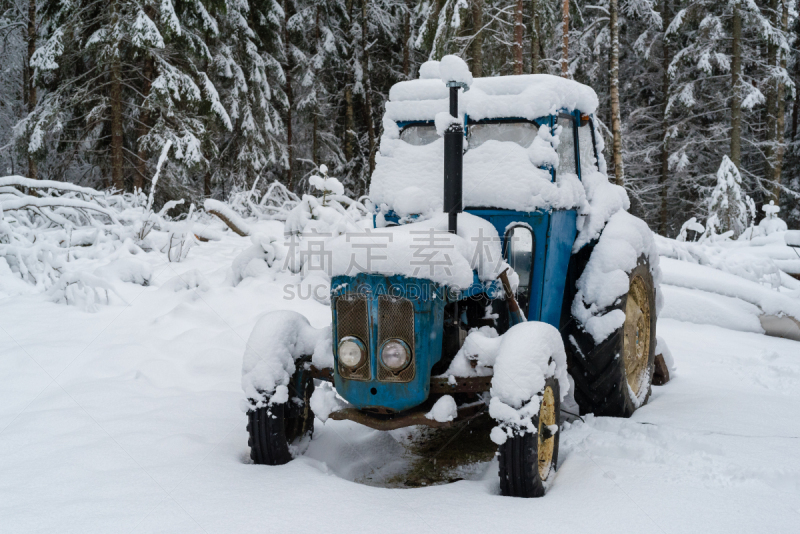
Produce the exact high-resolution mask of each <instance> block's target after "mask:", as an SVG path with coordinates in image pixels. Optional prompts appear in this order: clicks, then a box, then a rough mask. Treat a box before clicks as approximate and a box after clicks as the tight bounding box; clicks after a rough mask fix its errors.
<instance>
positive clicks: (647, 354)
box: [248, 56, 659, 497]
mask: <svg viewBox="0 0 800 534" xmlns="http://www.w3.org/2000/svg"><path fill="white" fill-rule="evenodd" d="M451 58H453V56H448V57H446V58H445V59H444V60H443V62H442V64H441V68H440V69H438V70H439V71H440V72H441V75H440V76H437V74H438V72H437V69H436V67H438V65H436V64H433V63H432V62H431V63H428V64H425V65H423V69H422V72H423V76H422V79H420V80H413V81H408V82H401V83H400V84H397V85H396V86H395V87H393V88H392V91H391V93H390V101H389V102H388V103H387V112H386V117H385V119H384V138H383V139H382V144H381V154H380V155H379V157H378V158H377V165H376V170H375V173H374V175H373V182H372V186H371V191H370V197H371V198H372V201H373V204H374V209H375V214H374V217H373V227H374V228H375V229H376V230H378V229H383V230H385V231H388V232H394V234H392V235H394V236H395V239H394V240H393V245H395V244H396V245H397V246H400V242H402V243H407V241H404V240H403V239H400V238H399V237H398V236H399V235H400V233H399V232H402V231H403V230H404V229H405V228H407V227H414V225H424V224H425V221H427V222H428V223H429V227H435V228H438V229H439V230H440V231H441V232H445V233H447V232H449V233H450V234H451V235H454V236H462V237H463V239H464V240H465V241H466V240H467V239H468V238H467V235H469V236H472V237H474V235H475V234H476V228H477V229H478V232H477V233H483V232H484V231H485V235H486V236H488V239H489V240H490V241H492V242H493V243H494V244H493V245H492V246H493V247H495V249H496V251H497V254H498V256H500V258H496V259H492V261H493V262H494V263H493V264H492V265H493V266H494V267H495V268H494V269H486V268H485V266H484V267H483V268H481V267H480V266H478V263H480V262H482V261H483V262H485V261H486V260H487V258H485V257H479V258H478V259H477V260H475V259H474V258H473V259H470V258H467V260H469V261H471V263H470V264H469V265H470V268H471V269H472V270H471V271H470V273H469V274H470V275H471V283H464V282H463V281H462V282H460V283H459V284H457V285H458V287H457V288H453V287H452V286H451V285H449V284H448V282H447V276H446V275H443V276H444V278H442V277H438V278H437V277H436V276H427V274H428V271H426V269H425V268H424V266H423V268H422V269H419V268H417V269H415V270H414V271H413V272H412V271H410V270H408V269H406V268H404V267H403V266H389V267H386V265H385V262H384V263H383V264H381V265H382V266H380V267H378V268H372V269H371V268H369V266H367V267H364V266H362V267H361V268H360V269H359V270H358V272H349V273H334V276H333V277H332V279H331V311H332V318H333V320H332V327H331V329H330V332H329V334H328V335H329V338H330V341H325V343H329V344H330V346H331V351H332V358H331V360H330V362H329V364H328V365H325V364H317V363H316V362H315V361H312V359H311V354H310V352H312V351H313V350H314V348H313V347H311V346H310V345H309V346H308V347H306V349H305V350H302V349H299V348H297V346H299V345H293V346H292V347H294V348H293V350H292V351H290V352H292V358H293V360H287V361H289V362H290V363H292V362H293V364H294V369H293V370H292V369H290V370H289V372H288V375H287V376H289V375H290V377H291V378H290V379H289V380H288V382H287V386H288V395H286V394H278V393H276V391H263V390H262V389H259V392H258V393H259V395H261V398H256V399H253V398H251V399H250V405H249V406H250V408H249V410H248V431H249V434H250V448H251V457H252V459H253V461H254V462H255V463H263V464H272V465H275V464H282V463H285V462H287V461H289V460H290V459H291V458H292V455H293V453H294V452H295V449H294V448H293V445H294V444H296V443H297V442H298V441H299V440H301V439H302V438H304V437H306V436H308V435H309V434H310V432H311V431H312V429H313V424H314V413H313V411H312V408H313V407H314V406H315V404H314V402H312V400H313V399H312V397H313V396H314V387H315V380H316V381H317V384H318V385H317V390H318V391H319V390H320V389H321V388H320V386H319V381H320V380H322V381H328V382H332V384H333V386H334V387H335V392H336V394H337V396H338V398H339V399H340V401H341V400H343V401H346V402H344V403H341V404H340V405H339V406H338V408H337V409H335V410H333V411H331V412H330V413H328V414H327V416H328V417H329V418H331V419H335V420H344V419H347V420H352V421H356V422H358V423H361V424H364V425H366V426H368V427H371V428H374V429H378V430H392V429H396V428H401V427H406V426H411V425H427V426H432V427H446V426H449V425H453V424H457V423H459V421H463V420H466V419H469V418H473V417H475V416H477V415H478V414H481V413H483V412H486V411H488V412H489V414H490V415H491V416H492V417H493V418H494V419H495V420H496V421H497V427H496V428H495V429H494V430H493V431H492V436H491V437H492V440H493V441H495V442H496V443H497V444H498V452H499V454H498V456H499V474H500V488H501V493H502V494H504V495H508V496H520V497H537V496H541V495H543V494H544V491H545V488H546V487H547V485H548V480H550V479H551V478H552V477H553V476H554V473H555V469H556V465H557V462H558V443H559V427H560V424H561V413H562V412H561V405H562V401H563V400H564V399H565V398H566V397H569V400H570V402H572V401H573V400H574V402H575V403H576V404H577V407H578V408H579V409H580V412H581V413H594V414H597V415H606V416H619V417H627V416H630V415H631V414H632V413H633V411H634V410H635V409H636V408H637V407H639V406H640V405H641V404H643V403H644V402H646V400H647V398H648V396H649V392H650V385H651V382H652V380H653V375H654V359H655V350H656V297H657V295H656V290H657V282H658V278H659V271H658V266H657V256H654V254H653V252H652V251H653V250H654V247H653V246H652V236H651V235H650V234H649V230H648V229H647V227H646V225H645V224H644V223H643V222H641V221H640V220H638V219H636V218H634V217H632V216H630V215H628V214H627V213H625V212H624V208H625V207H627V206H626V205H625V203H626V202H627V197H626V196H625V194H624V192H623V191H622V188H619V187H618V186H614V185H612V184H610V183H608V180H607V177H606V176H605V163H604V160H603V157H602V149H603V147H602V144H601V143H602V140H601V139H600V136H599V133H598V132H597V129H596V125H595V121H594V119H593V115H592V113H593V112H594V111H595V107H596V105H597V98H596V96H595V95H594V91H592V90H591V89H590V88H588V87H586V86H583V85H581V84H578V83H577V82H574V81H570V80H565V79H561V78H556V77H552V76H548V75H527V76H507V77H495V78H482V79H475V80H472V79H471V76H460V75H459V74H458V72H459V71H458V69H452V68H449V69H445V68H444V66H445V63H446V62H447V61H450V62H453V61H455V60H456V59H457V58H455V59H451ZM459 61H460V60H459ZM456 66H458V65H456ZM432 71H433V73H434V74H433V75H431V74H430V73H431V72H432ZM446 72H447V73H450V72H455V73H456V74H453V75H451V76H450V77H451V78H453V79H448V77H447V76H446V75H445V74H446ZM425 74H427V76H425ZM467 90H469V92H466V91H467ZM459 97H460V98H459ZM459 100H461V102H459ZM442 176H443V180H442ZM442 208H443V209H442ZM437 210H438V212H439V213H442V212H444V215H441V216H439V217H438V218H437V217H435V216H434V215H435V212H436V211H437ZM431 221H433V222H431ZM437 225H438V226H437ZM612 225H613V226H614V228H612ZM426 228H428V227H426ZM452 239H456V237H453V238H452ZM444 242H445V241H442V243H444ZM456 248H457V247H456ZM489 248H491V247H489ZM476 250H477V249H476V248H472V249H470V251H471V252H473V253H475V254H477V255H478V256H480V254H483V252H481V251H477V252H476ZM427 257H428V259H430V257H431V256H430V253H429V255H428V256H427ZM444 267H447V266H444ZM456 267H457V266H453V267H452V268H453V270H455V269H456ZM441 268H442V266H441V265H440V266H439V269H440V271H441ZM587 284H588V285H587ZM592 284H593V285H592ZM590 285H592V286H591V287H590ZM594 286H599V287H594ZM269 322H270V323H271V324H272V326H264V327H263V328H284V327H282V326H281V327H276V326H274V325H275V324H283V323H280V321H278V322H276V321H275V320H270V321H269ZM257 328H259V327H257ZM325 339H328V338H325ZM303 352H306V354H303ZM287 365H289V364H286V363H284V367H286V366H287ZM292 371H293V372H292ZM567 373H568V374H569V376H570V377H571V379H568V378H567ZM501 375H502V376H501ZM326 387H327V388H329V386H326ZM329 389H330V388H329ZM568 390H571V391H568ZM318 411H319V410H318ZM318 415H319V413H318Z"/></svg>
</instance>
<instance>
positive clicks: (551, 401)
mask: <svg viewBox="0 0 800 534" xmlns="http://www.w3.org/2000/svg"><path fill="white" fill-rule="evenodd" d="M554 425H556V399H555V396H554V395H553V388H552V387H550V386H547V387H546V388H545V389H544V395H543V396H542V403H541V405H540V406H539V432H538V433H537V436H538V447H537V450H538V451H539V479H540V480H542V481H544V480H547V477H548V476H550V470H551V469H552V468H553V450H554V448H555V444H556V436H555V432H550V431H549V430H548V429H547V428H546V427H548V426H549V427H552V426H554ZM545 435H547V436H549V437H548V438H547V439H542V436H545Z"/></svg>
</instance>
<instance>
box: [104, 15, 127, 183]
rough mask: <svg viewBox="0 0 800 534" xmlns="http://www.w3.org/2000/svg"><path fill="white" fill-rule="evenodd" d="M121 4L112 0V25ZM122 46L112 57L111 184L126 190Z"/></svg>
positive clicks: (116, 49) (110, 91)
mask: <svg viewBox="0 0 800 534" xmlns="http://www.w3.org/2000/svg"><path fill="white" fill-rule="evenodd" d="M118 9H119V6H118V5H117V2H116V1H112V4H111V12H112V14H113V15H112V16H113V22H112V25H113V26H116V25H117V24H118V20H119V12H118ZM121 53H122V47H121V46H120V43H119V41H116V42H115V50H113V54H112V57H111V87H110V90H109V95H108V97H109V101H110V102H109V103H110V105H111V185H112V187H114V188H116V189H117V190H119V191H124V190H125V177H124V176H123V168H122V165H123V155H122V60H121V58H120V57H119V55H120V54H121Z"/></svg>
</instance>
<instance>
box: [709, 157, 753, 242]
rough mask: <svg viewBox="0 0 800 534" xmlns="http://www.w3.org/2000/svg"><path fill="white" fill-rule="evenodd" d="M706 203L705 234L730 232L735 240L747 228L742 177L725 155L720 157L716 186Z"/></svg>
mask: <svg viewBox="0 0 800 534" xmlns="http://www.w3.org/2000/svg"><path fill="white" fill-rule="evenodd" d="M707 202H708V221H707V222H706V231H707V232H709V233H712V234H721V233H724V232H728V231H732V232H733V237H734V238H736V237H739V235H740V234H741V233H742V232H744V230H745V229H746V228H747V204H746V203H745V195H744V193H743V192H742V176H741V175H740V174H739V169H738V168H736V165H734V163H733V162H732V161H731V160H730V158H729V157H728V156H727V155H726V156H722V163H720V166H719V170H718V171H717V185H716V187H714V189H713V190H712V191H711V195H710V196H709V197H708V201H707Z"/></svg>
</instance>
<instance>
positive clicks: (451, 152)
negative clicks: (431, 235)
mask: <svg viewBox="0 0 800 534" xmlns="http://www.w3.org/2000/svg"><path fill="white" fill-rule="evenodd" d="M447 87H449V88H450V115H451V116H452V117H453V118H456V119H457V118H458V89H459V88H460V87H465V88H466V86H465V84H463V83H459V82H452V81H451V82H447ZM463 146H464V127H463V125H462V124H461V121H459V122H457V123H456V122H454V123H453V124H451V125H450V126H448V128H447V130H445V132H444V211H445V213H447V214H448V221H447V230H448V231H449V232H450V233H451V234H455V233H458V214H459V213H460V212H461V211H462V210H463V209H464V206H463V205H462V204H463V191H462V173H463V169H464V148H463Z"/></svg>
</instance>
